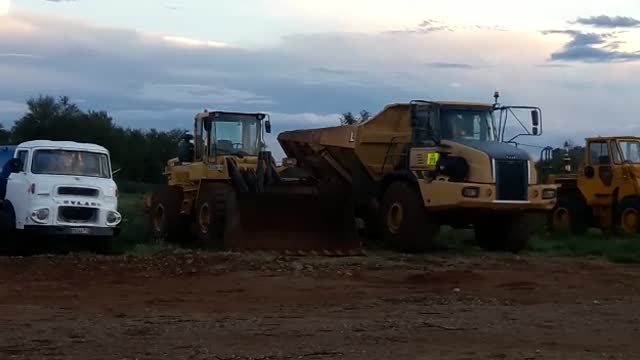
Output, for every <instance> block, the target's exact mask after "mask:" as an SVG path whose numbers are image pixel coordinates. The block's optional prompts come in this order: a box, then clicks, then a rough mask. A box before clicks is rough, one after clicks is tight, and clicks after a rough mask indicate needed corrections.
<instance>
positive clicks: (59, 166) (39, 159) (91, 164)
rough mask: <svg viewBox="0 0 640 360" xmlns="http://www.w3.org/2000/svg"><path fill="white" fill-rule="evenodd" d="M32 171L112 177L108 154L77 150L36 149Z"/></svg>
mask: <svg viewBox="0 0 640 360" xmlns="http://www.w3.org/2000/svg"><path fill="white" fill-rule="evenodd" d="M31 172H32V173H34V174H45V175H72V176H90V177H99V178H111V170H110V166H109V158H108V157H107V155H106V154H102V153H96V152H89V151H76V150H58V149H46V150H44V149H42V150H36V151H35V152H34V155H33V162H32V165H31Z"/></svg>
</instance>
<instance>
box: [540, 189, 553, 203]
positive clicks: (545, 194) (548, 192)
mask: <svg viewBox="0 0 640 360" xmlns="http://www.w3.org/2000/svg"><path fill="white" fill-rule="evenodd" d="M555 197H556V191H555V189H544V190H542V198H543V199H544V200H550V199H555Z"/></svg>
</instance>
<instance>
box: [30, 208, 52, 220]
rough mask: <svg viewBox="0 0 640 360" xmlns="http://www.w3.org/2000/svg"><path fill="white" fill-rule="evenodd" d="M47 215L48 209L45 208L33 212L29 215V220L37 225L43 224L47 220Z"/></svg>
mask: <svg viewBox="0 0 640 360" xmlns="http://www.w3.org/2000/svg"><path fill="white" fill-rule="evenodd" d="M49 213H50V212H49V209H47V208H43V209H37V210H34V211H33V212H32V213H31V220H33V221H35V222H37V223H39V224H44V223H46V222H47V219H49Z"/></svg>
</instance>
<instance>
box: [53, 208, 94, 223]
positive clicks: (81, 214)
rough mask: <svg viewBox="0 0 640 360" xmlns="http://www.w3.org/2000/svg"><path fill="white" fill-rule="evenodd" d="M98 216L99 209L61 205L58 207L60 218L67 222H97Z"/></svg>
mask: <svg viewBox="0 0 640 360" xmlns="http://www.w3.org/2000/svg"><path fill="white" fill-rule="evenodd" d="M97 218H98V209H94V208H85V207H73V206H61V207H60V208H58V219H59V220H60V221H63V222H67V223H84V224H86V223H95V222H96V220H97Z"/></svg>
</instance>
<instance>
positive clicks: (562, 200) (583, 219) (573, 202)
mask: <svg viewBox="0 0 640 360" xmlns="http://www.w3.org/2000/svg"><path fill="white" fill-rule="evenodd" d="M588 216H589V207H588V205H587V204H586V202H585V201H584V199H582V197H581V196H580V195H579V194H561V195H560V196H558V202H557V204H556V206H555V207H554V208H553V210H552V211H551V214H550V215H549V221H548V224H549V229H550V230H551V231H552V232H557V233H568V234H572V235H584V234H585V233H586V232H587V231H588V230H589V222H588Z"/></svg>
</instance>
